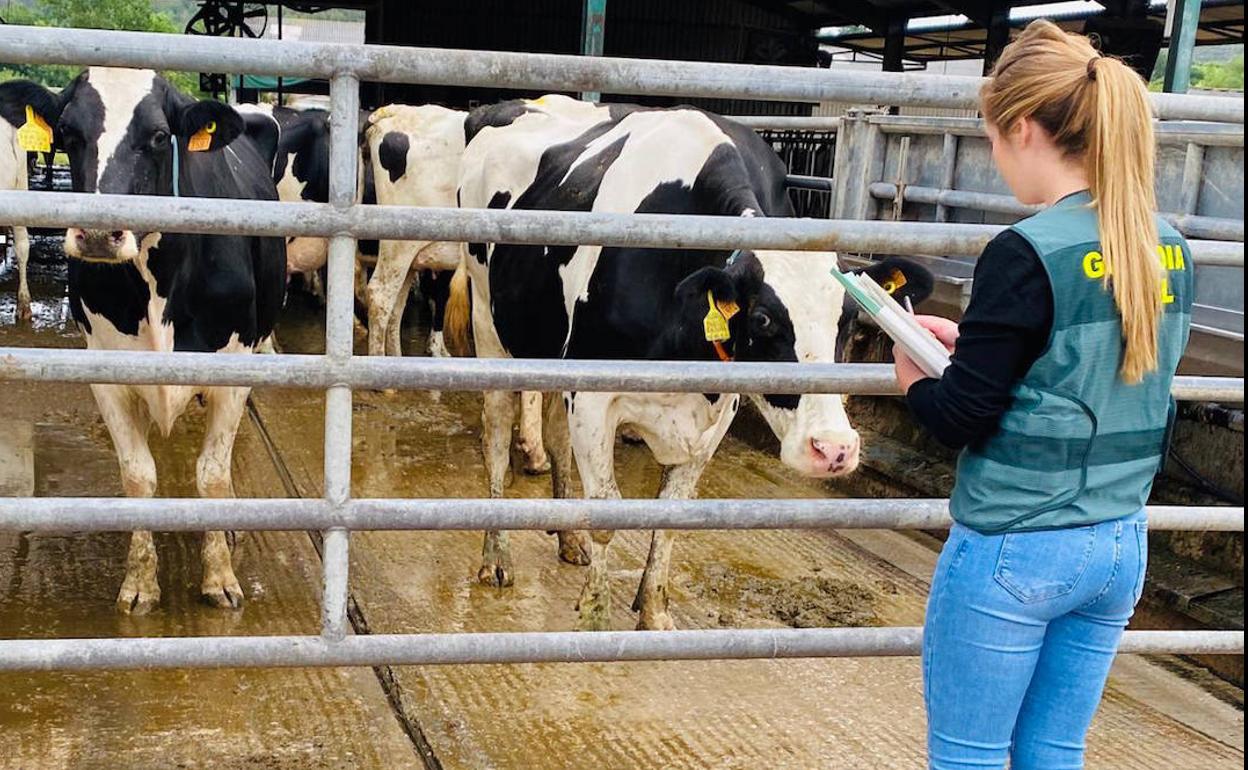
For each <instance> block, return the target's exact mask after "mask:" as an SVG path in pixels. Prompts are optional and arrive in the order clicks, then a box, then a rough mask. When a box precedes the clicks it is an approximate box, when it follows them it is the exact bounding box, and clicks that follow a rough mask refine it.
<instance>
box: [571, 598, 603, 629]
mask: <svg viewBox="0 0 1248 770" xmlns="http://www.w3.org/2000/svg"><path fill="white" fill-rule="evenodd" d="M577 610H578V611H579V613H580V617H579V619H578V621H577V624H576V630H577V631H610V630H611V612H610V608H608V607H606V606H604V605H601V604H597V605H594V606H590V607H586V605H585V604H583V603H582V604H581V605H580V606H579V607H577Z"/></svg>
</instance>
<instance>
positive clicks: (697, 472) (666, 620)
mask: <svg viewBox="0 0 1248 770" xmlns="http://www.w3.org/2000/svg"><path fill="white" fill-rule="evenodd" d="M705 467H706V463H705V462H700V461H697V462H691V463H685V464H684V465H669V466H666V467H664V468H663V484H662V486H661V487H660V488H659V498H660V499H662V500H689V499H691V498H693V497H694V496H695V495H696V494H697V488H698V479H699V478H701V477H702V470H703V469H704V468H705ZM675 541H676V533H675V532H672V531H671V530H664V529H656V530H655V531H654V532H653V533H652V534H651V536H650V555H649V556H648V557H647V558H646V570H645V572H644V573H642V576H641V585H640V586H638V588H637V597H636V598H635V599H633V612H636V613H638V618H637V630H638V631H668V630H671V629H674V628H676V624H675V623H674V622H672V616H671V615H670V614H669V613H668V611H667V602H668V595H667V579H668V574H669V571H670V568H671V563H672V544H673V543H674V542H675Z"/></svg>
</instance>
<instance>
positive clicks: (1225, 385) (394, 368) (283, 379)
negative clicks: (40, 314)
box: [0, 204, 1244, 403]
mask: <svg viewBox="0 0 1248 770" xmlns="http://www.w3.org/2000/svg"><path fill="white" fill-rule="evenodd" d="M292 205H293V204H292ZM0 380H26V381H36V382H81V383H93V382H98V383H116V384H131V385H141V384H168V385H252V386H255V387H266V386H277V387H293V388H310V389H317V390H320V389H324V388H329V387H333V386H336V385H341V386H343V387H349V388H352V389H357V390H358V389H360V388H368V389H384V388H396V389H399V390H471V391H477V390H543V391H550V390H556V391H561V390H573V391H596V392H615V391H623V392H635V393H775V394H783V393H841V394H846V395H897V393H898V391H897V383H896V380H895V379H894V377H893V367H892V366H891V365H889V364H814V363H809V364H806V363H747V362H735V363H731V364H725V363H719V362H709V361H597V360H560V359H510V358H396V357H378V356H363V357H361V356H357V357H353V358H351V359H350V360H349V361H346V362H336V361H334V360H332V359H327V358H325V357H324V356H311V355H289V354H284V355H280V356H254V355H245V354H229V353H185V352H183V353H142V352H135V351H128V350H126V351H122V350H64V349H59V350H58V349H41V348H0ZM1172 392H1173V394H1174V397H1175V398H1177V399H1179V400H1182V401H1217V402H1222V403H1243V401H1244V381H1243V379H1242V378H1237V377H1186V376H1184V377H1176V378H1175V380H1174V387H1173V388H1172Z"/></svg>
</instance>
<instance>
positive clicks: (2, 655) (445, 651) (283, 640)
mask: <svg viewBox="0 0 1248 770" xmlns="http://www.w3.org/2000/svg"><path fill="white" fill-rule="evenodd" d="M922 639H923V629H921V628H913V627H903V626H897V627H891V628H801V629H797V628H750V629H731V630H728V629H711V630H696V631H599V632H595V633H583V632H578V631H553V632H522V633H464V634H370V635H367V636H348V637H346V638H344V639H341V640H339V641H329V640H326V639H324V638H321V637H315V636H231V637H221V636H209V637H202V636H201V637H171V638H170V637H167V638H133V639H5V640H0V671H51V670H74V671H83V670H92V669H156V668H255V667H265V668H270V667H279V666H377V665H420V666H432V665H459V664H470V663H590V662H620V661H642V660H746V659H756V658H763V659H773V658H830V657H884V656H888V657H895V656H913V655H918V654H919V649H920V645H921V643H922ZM1243 651H1244V632H1243V631H1128V632H1126V634H1125V635H1124V636H1123V639H1122V644H1121V645H1120V647H1119V652H1122V653H1137V654H1140V653H1147V654H1154V653H1177V654H1187V655H1242V654H1243Z"/></svg>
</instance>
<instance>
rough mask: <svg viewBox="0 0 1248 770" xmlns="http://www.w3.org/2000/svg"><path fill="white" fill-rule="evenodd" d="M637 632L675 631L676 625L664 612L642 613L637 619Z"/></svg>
mask: <svg viewBox="0 0 1248 770" xmlns="http://www.w3.org/2000/svg"><path fill="white" fill-rule="evenodd" d="M637 630H638V631H675V630H676V623H675V622H673V620H672V616H671V615H670V614H669V613H666V612H656V613H653V614H649V613H643V614H642V615H641V617H640V618H638V619H637Z"/></svg>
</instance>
